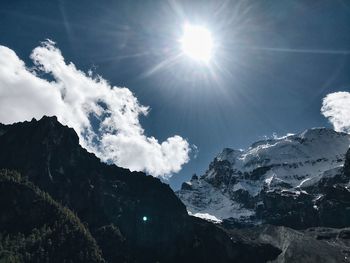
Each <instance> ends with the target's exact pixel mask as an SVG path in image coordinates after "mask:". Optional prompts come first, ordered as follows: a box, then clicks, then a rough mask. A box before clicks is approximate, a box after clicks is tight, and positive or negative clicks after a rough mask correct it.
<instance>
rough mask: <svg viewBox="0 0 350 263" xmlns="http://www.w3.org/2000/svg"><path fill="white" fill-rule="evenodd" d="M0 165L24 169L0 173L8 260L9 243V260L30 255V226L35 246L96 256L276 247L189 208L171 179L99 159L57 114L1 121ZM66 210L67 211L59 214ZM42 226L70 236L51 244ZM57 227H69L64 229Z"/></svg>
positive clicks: (224, 253)
mask: <svg viewBox="0 0 350 263" xmlns="http://www.w3.org/2000/svg"><path fill="white" fill-rule="evenodd" d="M0 168H2V169H6V171H8V170H15V171H18V172H19V173H20V174H21V176H20V178H17V177H19V176H16V174H17V173H13V172H10V173H7V174H6V176H5V179H4V181H1V180H0V187H3V188H4V190H3V192H1V198H3V199H1V203H2V204H4V205H2V206H0V220H1V222H4V225H2V226H0V236H1V237H5V239H6V240H8V238H7V236H8V235H9V233H10V231H12V230H11V229H13V233H14V234H13V235H12V234H11V233H12V232H11V233H10V237H9V238H10V240H12V241H11V242H13V245H11V246H8V245H6V246H5V247H4V246H0V262H3V261H5V262H8V261H9V260H8V259H7V258H6V257H5V256H6V255H7V254H6V253H8V251H10V252H9V253H10V254H11V257H12V258H15V259H14V260H13V262H16V261H15V260H16V257H18V258H20V257H22V256H23V255H25V256H26V255H28V256H30V255H32V254H31V253H32V250H30V248H28V247H27V244H32V243H31V242H32V241H30V240H29V241H27V238H28V235H29V236H31V234H30V233H32V232H35V233H37V230H35V229H38V231H39V234H37V236H38V238H35V242H39V241H37V240H40V242H41V243H40V244H39V247H38V248H37V250H33V251H34V252H33V253H37V252H36V251H40V253H42V254H43V255H49V256H51V255H56V254H57V253H60V251H61V250H60V249H62V248H64V247H67V246H68V245H69V247H70V248H69V249H68V250H67V253H73V251H75V250H79V249H81V246H82V244H86V245H85V246H84V249H81V252H82V253H84V255H87V256H86V257H90V256H91V258H94V259H96V261H98V260H99V257H100V256H101V261H103V260H105V261H106V262H214V261H215V262H233V261H239V262H266V261H267V260H272V259H274V258H276V257H277V256H278V255H279V254H280V253H281V250H280V249H279V248H276V247H275V246H272V245H270V244H267V243H266V242H261V241H260V240H246V239H244V238H242V237H241V236H240V235H238V234H235V233H229V232H227V230H226V229H224V228H222V227H220V226H217V225H214V224H212V223H210V222H207V221H205V220H202V219H199V218H196V217H192V216H189V215H188V213H187V211H186V207H185V206H184V205H183V204H182V202H181V201H180V200H179V199H178V198H177V196H176V195H175V194H174V192H173V191H172V190H171V189H170V187H169V186H168V185H166V184H164V183H162V182H161V181H160V180H159V179H156V178H154V177H152V176H146V175H145V174H144V173H140V172H130V171H129V170H127V169H123V168H120V167H117V166H115V165H108V164H105V163H102V162H100V160H99V159H98V158H97V157H95V156H94V155H93V154H91V153H89V152H87V151H86V150H85V149H83V148H82V147H81V146H80V145H79V139H78V136H77V134H76V133H75V132H74V130H73V129H71V128H68V127H67V126H63V125H62V124H60V123H59V122H58V121H57V118H55V117H43V118H42V119H41V120H39V121H37V120H35V119H33V120H32V121H30V122H22V123H15V124H12V125H2V124H1V125H0ZM4 171H5V170H4ZM12 177H13V178H15V179H11V178H12ZM0 178H2V177H0ZM16 178H17V179H16ZM12 182H13V183H12ZM10 185H11V187H10ZM71 211H73V212H71ZM26 215H27V216H28V218H25V217H26ZM64 216H68V219H64V220H63V221H62V220H61V219H60V218H61V217H64ZM67 220H68V221H67ZM21 222H24V223H23V224H22V223H21ZM55 222H57V223H55ZM80 222H83V223H80ZM68 223H69V224H70V225H69V224H68ZM67 224H68V226H67ZM45 227H50V228H51V231H55V229H58V230H57V231H58V232H57V235H59V237H58V238H59V240H63V241H64V240H66V239H67V240H69V242H68V243H65V242H63V241H62V246H60V245H59V244H57V246H58V247H57V248H56V247H55V246H53V248H52V249H53V250H52V251H49V250H48V249H49V247H50V246H51V245H50V244H51V243H52V242H53V241H56V238H57V237H56V236H55V235H56V234H55V235H53V234H49V235H47V234H46V231H47V230H46V229H45ZM61 227H63V228H64V229H66V230H64V231H63V232H62V233H61V232H60V231H61V230H60V229H61ZM52 229H54V230H52ZM72 231H73V233H72V235H73V237H71V232H72ZM49 233H51V232H50V231H49ZM90 233H91V234H90ZM50 235H53V236H52V238H51V236H50ZM79 235H80V236H79ZM23 239H24V241H23ZM6 242H7V241H6ZM6 242H5V243H6ZM60 242H61V241H60ZM6 244H8V242H7V243H6ZM56 249H57V250H56ZM100 251H101V252H100ZM251 251H256V253H251ZM4 253H5V254H4ZM38 253H39V252H38ZM4 255H5V256H4ZM62 255H65V254H62ZM243 255H245V256H244V260H243ZM74 256H76V254H75V255H71V254H67V258H65V261H66V262H79V261H78V260H76V259H75V258H74ZM85 259H86V258H85ZM85 259H84V258H82V260H85ZM6 260H7V261H6ZM19 260H20V259H19ZM57 260H59V258H57ZM24 262H30V261H25V260H24ZM36 262H46V261H44V260H41V259H40V258H38V259H37V261H36ZM50 262H52V261H50ZM61 262H63V261H61ZM84 262H89V260H88V259H86V260H85V261H84ZM91 262H93V261H92V260H91Z"/></svg>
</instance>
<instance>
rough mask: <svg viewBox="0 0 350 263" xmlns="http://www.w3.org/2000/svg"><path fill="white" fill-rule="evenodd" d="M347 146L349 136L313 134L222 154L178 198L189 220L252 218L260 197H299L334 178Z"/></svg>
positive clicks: (329, 132) (327, 132)
mask: <svg viewBox="0 0 350 263" xmlns="http://www.w3.org/2000/svg"><path fill="white" fill-rule="evenodd" d="M349 145H350V135H349V134H346V133H340V132H336V131H334V130H332V129H326V128H313V129H309V130H306V131H304V132H301V133H299V134H295V135H291V134H289V135H287V136H284V137H280V138H272V139H266V140H261V141H258V142H256V143H253V144H252V145H251V146H250V147H249V148H248V149H246V150H234V149H230V148H225V149H223V151H222V152H221V153H219V154H218V155H217V156H216V157H215V158H214V160H213V162H211V163H210V165H209V169H208V170H207V171H206V172H205V174H204V175H202V176H200V177H199V178H198V179H197V177H196V180H191V182H189V183H184V184H183V188H182V190H180V191H179V192H178V193H177V194H178V196H179V197H180V199H181V200H182V201H183V202H184V203H185V205H186V206H187V209H188V210H189V212H191V213H192V214H193V215H196V214H209V215H212V216H214V217H215V218H217V219H219V220H222V219H225V218H236V219H239V218H241V217H245V216H249V217H251V216H252V215H254V214H255V209H257V207H258V206H259V202H261V198H262V196H263V195H264V194H263V193H266V192H271V191H276V190H277V191H282V192H283V191H284V192H285V191H289V192H294V193H296V195H298V193H301V192H303V193H304V192H305V193H306V190H307V189H306V188H308V187H311V186H313V185H317V184H318V183H319V182H320V181H321V180H322V179H324V178H330V177H333V176H335V175H336V174H339V173H340V171H341V168H342V166H343V164H344V160H345V153H346V152H347V150H348V149H349ZM244 220H245V219H244Z"/></svg>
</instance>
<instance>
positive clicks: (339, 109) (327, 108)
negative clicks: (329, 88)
mask: <svg viewBox="0 0 350 263" xmlns="http://www.w3.org/2000/svg"><path fill="white" fill-rule="evenodd" d="M321 113H322V114H323V115H324V116H325V117H326V118H328V120H329V121H330V122H331V123H332V124H333V127H334V130H336V131H341V132H346V133H350V93H349V92H346V91H341V92H334V93H330V94H328V95H327V96H326V97H325V98H324V99H323V103H322V108H321Z"/></svg>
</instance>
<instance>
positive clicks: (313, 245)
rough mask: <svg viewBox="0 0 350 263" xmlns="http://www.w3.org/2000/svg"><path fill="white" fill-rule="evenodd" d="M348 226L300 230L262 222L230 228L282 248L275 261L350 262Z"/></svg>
mask: <svg viewBox="0 0 350 263" xmlns="http://www.w3.org/2000/svg"><path fill="white" fill-rule="evenodd" d="M349 231H350V230H349V228H345V229H334V228H320V227H318V228H310V229H307V230H303V231H297V230H294V229H291V228H288V227H283V226H272V225H261V226H258V227H252V228H244V229H231V230H229V233H230V234H231V235H233V236H244V237H246V238H248V239H250V242H254V241H255V242H259V243H260V244H270V245H271V246H273V247H275V248H277V249H279V250H280V251H281V252H280V253H279V255H278V256H277V258H275V259H274V260H271V261H269V262H275V263H282V262H283V263H295V262H306V263H316V262H322V263H338V262H350V258H349V253H350V236H349ZM255 253H256V252H255Z"/></svg>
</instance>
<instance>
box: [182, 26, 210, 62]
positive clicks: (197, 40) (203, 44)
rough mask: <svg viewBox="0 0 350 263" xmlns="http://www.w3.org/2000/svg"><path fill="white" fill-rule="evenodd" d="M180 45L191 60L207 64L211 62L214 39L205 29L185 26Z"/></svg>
mask: <svg viewBox="0 0 350 263" xmlns="http://www.w3.org/2000/svg"><path fill="white" fill-rule="evenodd" d="M180 43H181V47H182V51H183V52H184V53H185V54H186V55H187V56H189V57H190V58H192V59H195V60H197V61H200V62H205V63H208V62H209V61H210V59H211V57H212V49H213V39H212V36H211V33H210V31H209V30H208V29H206V28H205V27H202V26H197V25H190V24H185V26H184V31H183V36H182V38H181V39H180Z"/></svg>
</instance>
